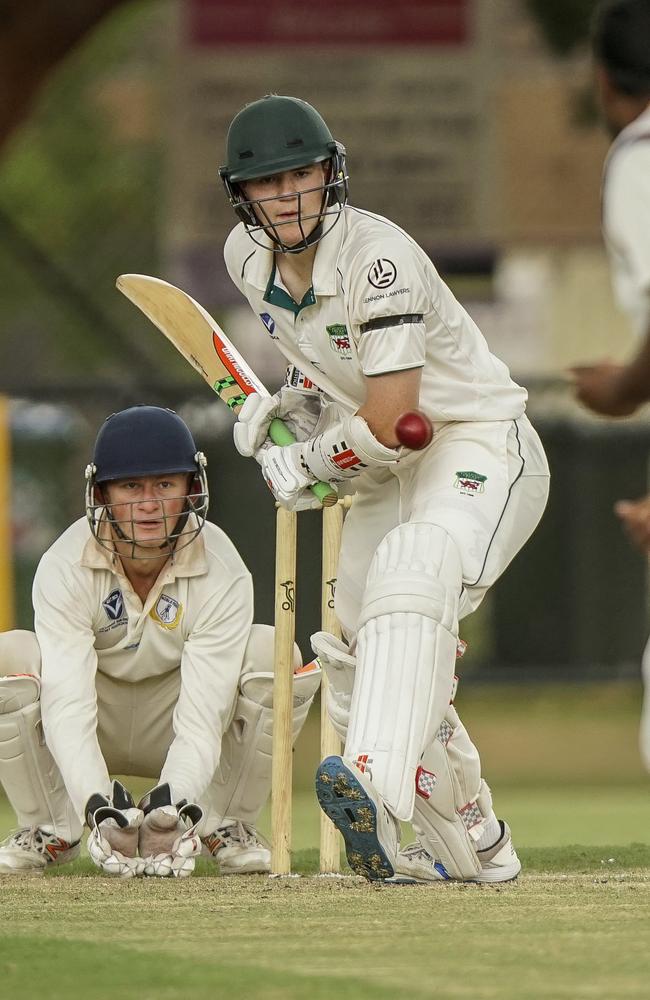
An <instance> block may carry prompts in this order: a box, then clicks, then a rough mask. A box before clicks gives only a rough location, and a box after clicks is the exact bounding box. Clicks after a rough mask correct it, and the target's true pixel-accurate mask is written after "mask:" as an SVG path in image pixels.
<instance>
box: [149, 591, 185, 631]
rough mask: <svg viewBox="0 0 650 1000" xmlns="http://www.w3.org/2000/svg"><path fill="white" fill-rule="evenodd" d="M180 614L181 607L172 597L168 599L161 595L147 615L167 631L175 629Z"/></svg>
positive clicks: (181, 612) (166, 596)
mask: <svg viewBox="0 0 650 1000" xmlns="http://www.w3.org/2000/svg"><path fill="white" fill-rule="evenodd" d="M182 614H183V605H182V604H180V603H179V602H178V601H177V600H176V599H175V598H174V597H168V595H167V594H161V595H160V597H159V598H158V601H157V603H156V604H155V606H154V607H153V608H152V609H151V611H150V612H149V615H150V616H151V618H153V620H154V621H155V622H158V624H159V625H162V627H163V628H169V629H172V628H176V626H177V625H178V623H179V622H180V620H181V615H182Z"/></svg>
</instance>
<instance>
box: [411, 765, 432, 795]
mask: <svg viewBox="0 0 650 1000" xmlns="http://www.w3.org/2000/svg"><path fill="white" fill-rule="evenodd" d="M437 784H438V779H437V778H436V776H435V774H434V773H433V771H427V770H426V769H425V768H424V767H418V769H417V771H416V772H415V791H416V793H417V795H419V796H420V797H421V798H423V799H429V798H431V793H432V791H433V789H434V788H435V787H436V785H437Z"/></svg>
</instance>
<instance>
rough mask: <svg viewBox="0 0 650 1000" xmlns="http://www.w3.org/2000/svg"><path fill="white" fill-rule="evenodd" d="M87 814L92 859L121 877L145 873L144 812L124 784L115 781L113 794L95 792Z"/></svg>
mask: <svg viewBox="0 0 650 1000" xmlns="http://www.w3.org/2000/svg"><path fill="white" fill-rule="evenodd" d="M85 815H86V822H87V824H88V826H89V827H90V836H89V837H88V853H89V855H90V858H91V860H92V862H93V863H94V864H95V865H97V867H98V868H100V869H101V870H102V871H103V872H104V873H105V874H106V875H113V876H116V877H117V878H133V877H134V876H135V875H142V874H143V873H144V862H143V860H142V858H141V857H140V856H139V854H138V834H139V829H140V825H141V823H142V821H143V818H144V814H143V812H142V810H141V809H138V808H136V805H135V802H134V801H133V796H132V795H131V793H130V792H128V791H127V790H126V788H125V787H124V785H122V784H120V782H119V781H114V782H113V788H112V793H111V796H110V798H107V797H106V796H105V795H100V794H99V793H98V794H96V795H91V796H90V798H89V799H88V802H87V803H86V809H85Z"/></svg>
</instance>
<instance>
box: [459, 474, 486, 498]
mask: <svg viewBox="0 0 650 1000" xmlns="http://www.w3.org/2000/svg"><path fill="white" fill-rule="evenodd" d="M486 479H487V476H482V475H481V474H480V473H479V472H457V473H456V482H455V483H454V486H455V487H456V489H457V490H460V492H461V493H465V494H466V495H467V496H474V495H475V494H476V493H485V480H486Z"/></svg>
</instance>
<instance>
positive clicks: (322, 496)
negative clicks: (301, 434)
mask: <svg viewBox="0 0 650 1000" xmlns="http://www.w3.org/2000/svg"><path fill="white" fill-rule="evenodd" d="M269 437H270V438H271V441H273V444H279V445H280V446H281V447H283V448H284V447H286V445H288V444H295V443H296V439H295V437H294V436H293V434H292V433H291V431H290V430H289V428H288V427H287V425H286V424H285V423H284V421H282V420H280V419H279V417H276V418H275V420H272V421H271V426H270V427H269ZM309 488H310V490H311V491H312V493H313V494H314V496H315V497H316V499H317V500H320V502H321V503H322V505H323V507H332V506H333V505H334V504H335V503H336V501H337V500H338V494H337V492H336V490H335V489H334V487H333V486H332V484H331V483H314V484H313V485H312V486H310V487H309Z"/></svg>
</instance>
